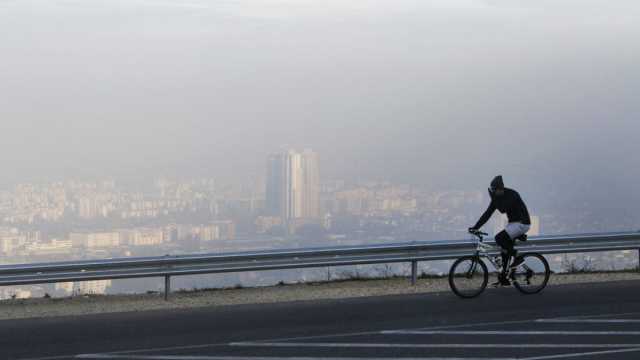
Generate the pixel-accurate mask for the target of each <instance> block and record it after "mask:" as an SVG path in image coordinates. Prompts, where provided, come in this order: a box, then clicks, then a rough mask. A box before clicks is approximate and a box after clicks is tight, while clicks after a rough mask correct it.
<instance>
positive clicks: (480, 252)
mask: <svg viewBox="0 0 640 360" xmlns="http://www.w3.org/2000/svg"><path fill="white" fill-rule="evenodd" d="M474 237H475V238H476V240H478V244H477V246H476V256H477V257H479V258H485V259H487V260H489V262H490V263H491V265H493V267H494V268H495V269H496V271H498V272H501V271H502V270H503V269H504V268H503V266H505V265H507V264H502V266H500V264H498V262H497V261H496V260H495V259H494V257H493V256H491V255H490V254H489V252H491V251H497V252H501V249H500V248H499V247H497V246H493V245H490V244H486V243H484V242H483V240H484V238H483V237H482V236H481V235H474Z"/></svg>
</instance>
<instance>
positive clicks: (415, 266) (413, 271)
mask: <svg viewBox="0 0 640 360" xmlns="http://www.w3.org/2000/svg"><path fill="white" fill-rule="evenodd" d="M417 282H418V262H417V261H415V260H414V261H412V262H411V285H413V286H416V283H417Z"/></svg>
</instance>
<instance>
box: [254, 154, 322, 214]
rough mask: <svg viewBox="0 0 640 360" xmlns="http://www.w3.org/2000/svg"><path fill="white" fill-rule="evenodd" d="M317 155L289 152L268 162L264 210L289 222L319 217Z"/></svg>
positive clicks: (272, 157) (276, 155)
mask: <svg viewBox="0 0 640 360" xmlns="http://www.w3.org/2000/svg"><path fill="white" fill-rule="evenodd" d="M319 197H320V174H319V167H318V155H317V154H316V153H315V152H313V151H311V150H305V151H304V152H301V153H300V152H296V151H294V150H289V151H285V152H281V153H277V154H272V155H269V157H268V158H267V184H266V209H267V212H268V214H269V215H271V216H279V217H281V218H282V219H283V220H284V221H286V222H288V221H290V220H294V219H315V218H318V217H319V215H320V199H319Z"/></svg>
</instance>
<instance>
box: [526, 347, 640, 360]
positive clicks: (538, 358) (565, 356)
mask: <svg viewBox="0 0 640 360" xmlns="http://www.w3.org/2000/svg"><path fill="white" fill-rule="evenodd" d="M638 351H640V348H633V349H619V350H606V351H592V352H583V353H572V354H558V355H544V356H534V357H528V358H524V359H521V360H551V359H568V358H572V357H583V356H596V355H609V354H620V353H630V352H638Z"/></svg>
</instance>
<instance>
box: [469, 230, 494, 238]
mask: <svg viewBox="0 0 640 360" xmlns="http://www.w3.org/2000/svg"><path fill="white" fill-rule="evenodd" d="M469 234H473V235H475V236H478V237H482V236H489V234H487V233H485V232H482V231H480V230H476V231H473V230H469Z"/></svg>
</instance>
